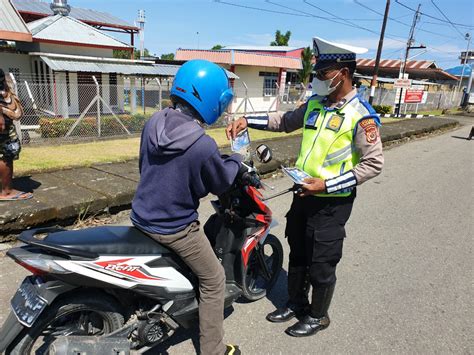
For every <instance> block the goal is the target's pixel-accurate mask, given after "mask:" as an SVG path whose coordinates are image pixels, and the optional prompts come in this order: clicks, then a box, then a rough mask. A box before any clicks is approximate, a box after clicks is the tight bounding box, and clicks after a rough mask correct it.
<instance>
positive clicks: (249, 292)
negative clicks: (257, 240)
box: [242, 234, 283, 301]
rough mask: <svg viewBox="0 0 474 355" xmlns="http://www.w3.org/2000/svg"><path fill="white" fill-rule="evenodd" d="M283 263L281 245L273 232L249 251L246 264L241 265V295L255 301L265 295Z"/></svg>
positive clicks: (272, 284) (273, 283)
mask: <svg viewBox="0 0 474 355" xmlns="http://www.w3.org/2000/svg"><path fill="white" fill-rule="evenodd" d="M282 265H283V247H282V245H281V243H280V241H279V240H278V238H277V237H275V236H274V235H273V234H269V235H268V236H267V238H266V239H265V242H264V243H263V244H258V245H257V247H255V249H254V250H253V251H252V252H251V254H250V256H249V260H248V263H247V266H243V282H242V288H243V297H244V298H245V299H246V300H248V301H256V300H259V299H260V298H262V297H265V295H266V294H267V291H270V290H271V289H272V287H273V286H274V285H275V282H276V281H277V279H278V276H279V275H280V271H281V268H282Z"/></svg>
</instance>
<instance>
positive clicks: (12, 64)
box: [0, 53, 31, 76]
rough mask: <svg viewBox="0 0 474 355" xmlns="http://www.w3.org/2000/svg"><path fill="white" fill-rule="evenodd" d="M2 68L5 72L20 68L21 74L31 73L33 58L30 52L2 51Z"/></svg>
mask: <svg viewBox="0 0 474 355" xmlns="http://www.w3.org/2000/svg"><path fill="white" fill-rule="evenodd" d="M0 68H2V69H3V71H4V72H5V73H9V72H11V71H13V70H11V69H18V70H19V72H20V74H23V75H25V74H26V75H28V76H29V75H30V74H31V60H30V56H29V55H28V54H18V53H0Z"/></svg>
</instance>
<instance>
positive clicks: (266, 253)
mask: <svg viewBox="0 0 474 355" xmlns="http://www.w3.org/2000/svg"><path fill="white" fill-rule="evenodd" d="M257 151H258V152H260V154H259V159H260V160H261V161H263V162H266V161H269V160H270V159H271V152H270V151H269V149H268V148H266V147H263V148H262V146H261V147H259V149H257ZM260 187H261V183H260V180H259V176H258V174H257V171H256V169H255V168H253V164H252V163H250V165H249V169H248V172H247V173H246V174H245V178H244V179H237V180H236V182H235V183H234V185H233V186H232V188H231V189H230V190H229V191H227V192H226V193H224V194H223V195H222V196H219V199H218V200H216V201H213V202H212V205H213V207H214V209H215V214H213V215H212V216H211V217H210V218H209V220H208V221H207V223H206V224H205V226H204V231H205V233H206V235H207V236H208V238H209V239H210V241H211V244H212V246H213V248H214V250H215V253H216V255H217V257H218V258H219V260H221V262H222V265H223V266H224V269H225V274H226V292H225V306H226V307H228V306H230V305H231V304H232V303H233V302H234V301H235V300H236V299H237V298H239V297H241V296H242V297H244V298H245V299H247V300H250V301H255V300H258V299H260V298H262V297H264V296H265V295H266V292H267V290H269V289H270V288H271V287H272V286H273V285H274V283H275V282H276V280H277V278H278V275H279V273H280V270H281V267H282V262H283V249H282V245H281V243H280V241H279V240H278V239H277V238H276V237H275V236H273V235H272V234H270V227H271V225H272V212H271V210H270V209H269V208H268V206H266V204H265V203H264V201H263V198H262V195H261V194H260V192H259V191H258V188H260ZM19 240H20V241H22V242H23V243H24V245H23V246H21V247H18V248H14V249H11V250H10V251H8V253H7V255H8V256H9V257H10V258H12V259H13V260H15V261H16V262H17V263H18V264H20V265H21V266H23V267H24V268H26V269H28V270H29V271H30V272H31V273H32V274H33V275H31V276H28V277H26V278H25V279H24V281H23V283H22V284H21V285H20V287H19V288H18V291H17V292H16V294H15V295H14V297H13V299H12V300H11V308H12V310H11V312H10V314H9V315H8V317H7V319H6V321H5V323H4V324H3V327H2V328H1V330H0V352H2V351H5V352H6V353H7V354H10V353H11V354H22V355H24V354H30V353H34V354H38V353H39V354H42V353H48V352H49V353H60V352H59V351H57V350H56V351H54V349H53V348H54V346H55V344H57V342H56V343H55V340H56V339H58V338H60V339H63V340H64V339H79V340H78V343H77V344H79V345H80V344H81V342H82V341H83V340H85V339H86V338H85V337H87V338H88V339H95V340H96V341H97V344H96V347H95V348H94V349H95V351H93V352H95V353H105V352H101V350H99V349H100V343H101V342H102V343H103V344H105V345H104V346H108V351H109V352H110V344H107V339H109V340H112V339H115V340H116V341H115V344H118V342H117V341H118V340H121V341H122V343H123V342H125V343H126V344H127V347H128V349H132V350H135V351H137V352H139V353H141V352H144V351H146V350H148V349H150V348H152V347H154V346H156V345H157V344H159V343H161V342H163V341H164V340H165V339H167V338H169V336H171V335H172V334H173V332H174V331H175V330H176V329H177V328H178V327H180V326H181V327H185V328H189V327H191V326H192V325H193V324H195V323H196V321H197V319H198V302H197V298H196V293H197V292H198V287H197V286H198V284H197V278H196V276H195V275H193V273H192V272H191V270H190V269H189V268H188V267H187V266H186V265H185V264H184V263H183V262H182V261H181V260H180V259H179V257H178V256H177V255H176V254H175V253H174V252H172V251H171V250H169V249H167V248H166V247H164V246H163V245H160V244H159V243H158V242H156V241H154V240H153V239H151V238H149V237H148V236H147V235H145V234H143V233H142V232H140V231H139V230H138V229H136V228H134V227H128V226H102V227H95V228H88V229H83V230H75V231H67V230H64V229H59V228H56V227H55V228H39V229H35V230H29V231H25V232H23V233H22V234H21V235H20V237H19ZM65 336H66V337H67V338H64V337H65ZM91 336H92V337H91ZM79 337H82V338H79ZM80 339H83V340H82V341H81V340H80ZM77 344H76V345H77ZM76 348H78V347H77V346H76ZM51 349H53V350H51Z"/></svg>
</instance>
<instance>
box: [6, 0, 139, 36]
mask: <svg viewBox="0 0 474 355" xmlns="http://www.w3.org/2000/svg"><path fill="white" fill-rule="evenodd" d="M13 4H14V5H15V7H16V8H17V10H18V11H20V12H30V13H35V14H42V15H44V16H52V15H53V11H52V10H51V8H50V7H49V5H50V3H49V2H43V1H38V0H13ZM70 16H72V17H74V18H76V19H78V20H81V21H85V22H92V23H97V24H105V25H112V27H124V28H129V29H135V30H138V28H137V27H136V26H133V25H132V24H130V23H128V22H126V21H124V20H122V19H119V18H117V17H115V16H112V15H110V14H108V13H105V12H100V11H96V10H91V9H84V8H79V7H74V6H71V13H70Z"/></svg>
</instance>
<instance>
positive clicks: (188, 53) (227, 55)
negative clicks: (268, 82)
mask: <svg viewBox="0 0 474 355" xmlns="http://www.w3.org/2000/svg"><path fill="white" fill-rule="evenodd" d="M191 59H206V60H209V61H211V62H214V63H219V64H228V65H249V66H258V67H272V68H285V69H301V59H299V58H293V57H284V56H281V55H267V54H259V53H251V52H242V51H235V50H218V51H212V50H196V49H178V50H177V51H176V60H191Z"/></svg>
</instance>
